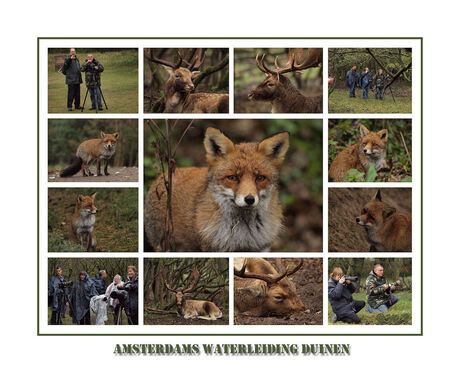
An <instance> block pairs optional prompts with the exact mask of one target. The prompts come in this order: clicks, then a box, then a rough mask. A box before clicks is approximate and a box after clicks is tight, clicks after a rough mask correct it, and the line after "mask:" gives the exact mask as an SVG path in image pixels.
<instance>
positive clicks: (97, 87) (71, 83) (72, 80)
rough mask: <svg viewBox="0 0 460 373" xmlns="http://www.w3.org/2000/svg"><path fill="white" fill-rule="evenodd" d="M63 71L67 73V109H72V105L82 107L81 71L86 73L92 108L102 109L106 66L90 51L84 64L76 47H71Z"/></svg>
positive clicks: (76, 107)
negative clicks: (102, 74) (103, 74)
mask: <svg viewBox="0 0 460 373" xmlns="http://www.w3.org/2000/svg"><path fill="white" fill-rule="evenodd" d="M61 71H62V73H63V74H64V75H65V84H67V87H68V90H67V110H69V111H72V105H75V109H76V110H79V109H81V107H80V84H82V83H83V80H82V78H81V73H82V72H84V73H85V83H86V88H87V89H88V91H89V94H90V98H91V108H90V110H96V105H97V110H99V111H101V110H102V100H101V73H102V72H103V71H104V66H102V64H101V63H100V62H99V61H98V60H96V59H95V58H94V56H93V55H92V54H91V53H89V54H88V55H87V56H86V60H85V62H84V63H83V65H81V66H80V61H79V59H78V57H77V51H76V49H75V48H70V52H69V55H68V56H67V57H66V58H65V61H64V65H63V66H62V70H61Z"/></svg>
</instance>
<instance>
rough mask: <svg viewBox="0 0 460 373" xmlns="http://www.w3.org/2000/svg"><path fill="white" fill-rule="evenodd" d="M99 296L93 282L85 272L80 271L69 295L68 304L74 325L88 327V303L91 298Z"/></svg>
mask: <svg viewBox="0 0 460 373" xmlns="http://www.w3.org/2000/svg"><path fill="white" fill-rule="evenodd" d="M96 295H99V294H98V293H97V291H96V286H95V284H94V281H93V280H92V279H90V278H89V276H88V274H87V273H86V272H85V271H81V272H80V274H79V279H78V281H77V282H75V284H74V285H73V287H72V292H71V293H70V302H71V305H72V307H71V309H72V313H73V314H72V317H73V321H74V323H80V325H90V324H91V316H90V312H89V302H90V300H91V298H92V297H94V296H96Z"/></svg>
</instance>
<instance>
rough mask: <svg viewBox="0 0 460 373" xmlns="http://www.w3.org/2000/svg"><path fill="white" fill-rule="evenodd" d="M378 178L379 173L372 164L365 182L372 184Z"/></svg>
mask: <svg viewBox="0 0 460 373" xmlns="http://www.w3.org/2000/svg"><path fill="white" fill-rule="evenodd" d="M376 178H377V171H375V167H374V165H373V164H370V165H369V169H368V170H367V173H366V179H365V180H364V181H367V182H372V181H375V179H376Z"/></svg>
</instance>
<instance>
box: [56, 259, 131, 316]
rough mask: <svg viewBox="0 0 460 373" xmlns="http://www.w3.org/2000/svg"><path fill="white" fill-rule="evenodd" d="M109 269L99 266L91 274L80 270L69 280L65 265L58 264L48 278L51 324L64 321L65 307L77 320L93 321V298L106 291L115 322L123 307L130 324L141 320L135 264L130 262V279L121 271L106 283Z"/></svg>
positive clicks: (104, 293)
mask: <svg viewBox="0 0 460 373" xmlns="http://www.w3.org/2000/svg"><path fill="white" fill-rule="evenodd" d="M106 278H107V273H106V271H105V270H100V271H99V273H98V274H97V275H96V276H95V277H94V278H90V277H89V275H88V273H86V272H85V271H81V272H80V273H79V275H78V280H77V281H76V282H75V283H72V282H69V281H66V279H65V278H64V276H63V274H62V268H61V267H58V268H56V274H55V275H54V276H53V277H51V279H50V280H49V282H48V305H49V307H50V308H51V320H50V324H51V325H59V324H62V318H64V317H65V314H66V309H67V307H69V316H71V317H72V321H73V323H74V324H80V325H90V324H91V315H90V302H91V298H93V297H96V296H99V295H105V297H104V301H106V302H107V305H108V306H109V307H110V308H111V309H112V312H113V316H114V321H115V322H114V323H115V324H119V323H120V322H121V311H122V309H124V311H125V313H126V316H127V318H128V323H129V324H131V325H137V324H138V274H137V269H136V267H134V266H128V281H126V282H123V281H122V278H121V276H120V275H115V277H114V279H113V282H112V283H111V284H110V285H109V286H106V284H105V279H106Z"/></svg>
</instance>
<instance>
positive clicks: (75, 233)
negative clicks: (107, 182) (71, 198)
mask: <svg viewBox="0 0 460 373" xmlns="http://www.w3.org/2000/svg"><path fill="white" fill-rule="evenodd" d="M95 198H96V193H93V194H91V195H89V196H82V195H79V196H78V198H77V204H76V205H75V213H74V214H73V217H72V221H71V232H70V234H71V237H72V238H73V239H74V240H76V241H77V242H80V245H82V246H83V247H84V248H86V249H87V250H88V251H95V250H96V247H97V240H96V235H95V234H94V223H95V222H96V212H97V208H96V206H95V205H94V199H95Z"/></svg>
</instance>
